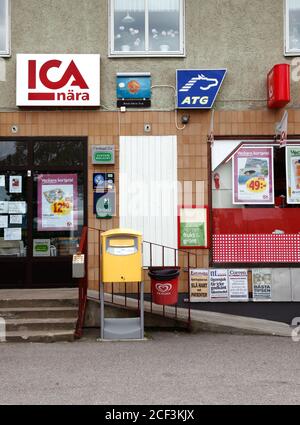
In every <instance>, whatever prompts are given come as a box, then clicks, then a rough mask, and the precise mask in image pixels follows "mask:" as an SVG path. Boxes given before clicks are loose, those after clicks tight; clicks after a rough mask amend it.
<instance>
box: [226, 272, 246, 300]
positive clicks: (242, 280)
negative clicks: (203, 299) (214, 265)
mask: <svg viewBox="0 0 300 425" xmlns="http://www.w3.org/2000/svg"><path fill="white" fill-rule="evenodd" d="M228 280H229V299H230V301H248V300H249V294H248V270H246V269H245V270H244V269H232V270H228Z"/></svg>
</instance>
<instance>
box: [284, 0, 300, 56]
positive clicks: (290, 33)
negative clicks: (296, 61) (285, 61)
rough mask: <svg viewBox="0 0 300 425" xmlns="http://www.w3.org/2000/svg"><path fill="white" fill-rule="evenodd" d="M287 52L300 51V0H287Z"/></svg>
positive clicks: (294, 53)
mask: <svg viewBox="0 0 300 425" xmlns="http://www.w3.org/2000/svg"><path fill="white" fill-rule="evenodd" d="M285 19H286V25H285V26H286V35H285V53H286V54H287V55H299V53H300V0H286V14H285Z"/></svg>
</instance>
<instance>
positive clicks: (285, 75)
mask: <svg viewBox="0 0 300 425" xmlns="http://www.w3.org/2000/svg"><path fill="white" fill-rule="evenodd" d="M267 84H268V107H269V108H272V109H274V108H283V107H284V106H285V105H287V104H288V103H289V102H290V101H291V88H290V84H291V83H290V65H289V64H287V63H283V64H278V65H275V66H274V67H273V68H272V69H271V71H270V72H269V73H268V77H267Z"/></svg>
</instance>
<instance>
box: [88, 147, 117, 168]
mask: <svg viewBox="0 0 300 425" xmlns="http://www.w3.org/2000/svg"><path fill="white" fill-rule="evenodd" d="M114 163H115V146H114V145H101V146H100V145H99V146H98V145H97V146H92V164H94V165H111V164H114Z"/></svg>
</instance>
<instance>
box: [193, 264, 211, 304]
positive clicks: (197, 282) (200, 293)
mask: <svg viewBox="0 0 300 425" xmlns="http://www.w3.org/2000/svg"><path fill="white" fill-rule="evenodd" d="M190 301H191V302H192V303H199V302H207V301H209V271H208V270H207V269H190Z"/></svg>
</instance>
